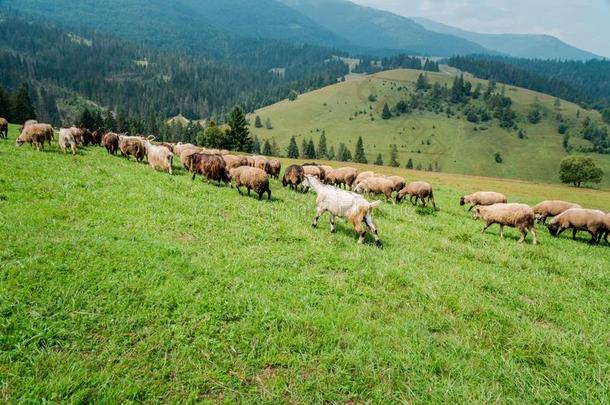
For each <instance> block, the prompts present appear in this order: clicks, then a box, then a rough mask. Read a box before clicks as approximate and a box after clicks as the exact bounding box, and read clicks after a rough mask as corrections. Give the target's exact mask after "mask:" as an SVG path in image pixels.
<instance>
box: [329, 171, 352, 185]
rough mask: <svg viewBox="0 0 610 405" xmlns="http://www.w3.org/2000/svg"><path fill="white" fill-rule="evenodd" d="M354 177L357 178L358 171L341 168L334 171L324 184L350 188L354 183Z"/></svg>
mask: <svg viewBox="0 0 610 405" xmlns="http://www.w3.org/2000/svg"><path fill="white" fill-rule="evenodd" d="M356 177H358V170H356V169H354V168H353V167H341V168H339V169H334V170H333V171H332V172H331V173H330V177H329V178H328V179H327V181H326V182H327V183H328V184H330V185H333V186H338V187H341V186H346V187H352V184H354V181H356Z"/></svg>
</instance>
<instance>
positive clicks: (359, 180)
mask: <svg viewBox="0 0 610 405" xmlns="http://www.w3.org/2000/svg"><path fill="white" fill-rule="evenodd" d="M375 176H377V175H376V174H375V172H371V171H367V172H362V173H360V174H358V176H356V180H354V182H353V183H352V190H355V189H356V186H357V185H358V184H360V183H362V182H363V181H364V180H366V179H368V178H369V177H375Z"/></svg>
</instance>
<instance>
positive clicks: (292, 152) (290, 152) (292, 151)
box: [286, 136, 299, 159]
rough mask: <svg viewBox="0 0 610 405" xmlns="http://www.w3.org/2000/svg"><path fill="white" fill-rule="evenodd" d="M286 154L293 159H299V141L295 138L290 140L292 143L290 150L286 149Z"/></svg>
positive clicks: (289, 145) (289, 146)
mask: <svg viewBox="0 0 610 405" xmlns="http://www.w3.org/2000/svg"><path fill="white" fill-rule="evenodd" d="M286 154H287V155H288V157H289V158H291V159H297V158H298V157H299V147H298V146H297V140H296V139H295V137H294V136H293V137H292V138H290V143H289V144H288V149H286Z"/></svg>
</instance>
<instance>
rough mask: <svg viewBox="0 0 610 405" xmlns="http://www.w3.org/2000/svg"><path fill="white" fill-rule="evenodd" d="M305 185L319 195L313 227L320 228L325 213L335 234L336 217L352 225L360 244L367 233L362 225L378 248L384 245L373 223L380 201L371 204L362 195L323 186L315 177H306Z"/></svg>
mask: <svg viewBox="0 0 610 405" xmlns="http://www.w3.org/2000/svg"><path fill="white" fill-rule="evenodd" d="M303 185H304V186H305V187H308V188H312V189H313V190H314V191H315V193H316V194H317V195H318V197H317V198H316V204H317V208H316V216H315V218H314V220H313V224H312V226H313V227H317V226H318V220H319V219H320V217H321V216H322V214H324V213H325V212H328V213H329V214H330V231H331V232H335V231H336V228H335V217H340V218H345V219H347V220H348V221H349V222H351V223H352V225H353V227H354V229H355V230H356V232H357V233H358V236H359V237H358V243H362V242H364V236H365V235H366V231H365V230H364V227H363V226H362V224H363V223H364V224H366V226H367V227H368V228H369V230H370V231H371V233H372V234H373V238H374V239H375V244H376V245H377V246H378V247H382V246H383V244H382V242H381V240H380V239H379V236H378V234H377V228H376V227H375V224H374V223H373V209H374V208H376V207H378V206H379V204H381V203H380V202H379V201H376V202H372V203H371V202H369V201H367V200H365V199H364V197H362V196H361V195H360V194H356V193H352V192H350V191H345V190H341V189H339V188H337V187H333V186H329V185H325V184H322V182H320V180H318V178H317V177H315V176H305V178H304V180H303Z"/></svg>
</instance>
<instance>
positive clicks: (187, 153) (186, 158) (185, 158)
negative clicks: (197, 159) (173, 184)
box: [180, 148, 201, 171]
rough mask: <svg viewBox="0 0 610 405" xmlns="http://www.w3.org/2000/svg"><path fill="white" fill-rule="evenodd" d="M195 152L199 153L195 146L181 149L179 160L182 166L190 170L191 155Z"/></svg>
mask: <svg viewBox="0 0 610 405" xmlns="http://www.w3.org/2000/svg"><path fill="white" fill-rule="evenodd" d="M196 153H201V152H200V151H199V148H195V149H192V148H191V149H184V150H183V151H182V153H181V154H180V162H182V165H183V166H184V168H185V169H186V170H189V171H190V170H191V163H192V160H193V155H194V154H196Z"/></svg>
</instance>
